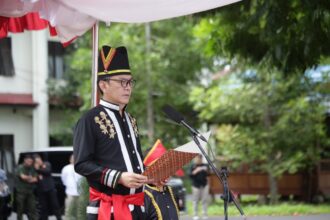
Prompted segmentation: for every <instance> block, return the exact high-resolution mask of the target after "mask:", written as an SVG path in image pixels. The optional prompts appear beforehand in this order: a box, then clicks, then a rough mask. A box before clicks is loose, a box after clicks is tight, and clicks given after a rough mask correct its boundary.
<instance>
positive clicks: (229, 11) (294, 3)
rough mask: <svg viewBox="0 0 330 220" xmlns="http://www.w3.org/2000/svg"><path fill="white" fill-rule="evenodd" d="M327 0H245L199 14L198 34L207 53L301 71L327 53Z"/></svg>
mask: <svg viewBox="0 0 330 220" xmlns="http://www.w3.org/2000/svg"><path fill="white" fill-rule="evenodd" d="M329 26H330V2H329V1H328V0H287V1H265V0H245V1H241V2H238V3H235V4H233V5H230V6H228V7H225V8H223V9H216V10H213V11H212V12H207V13H205V16H204V18H203V19H202V20H201V21H200V25H199V26H198V27H196V29H197V30H200V31H199V32H198V33H199V36H200V37H201V39H202V40H203V41H204V42H207V45H206V47H205V51H206V52H207V53H209V54H212V55H215V56H219V54H221V55H222V56H223V57H227V58H238V59H240V60H241V61H244V62H247V63H250V64H258V63H260V62H261V61H263V60H268V62H269V64H270V65H271V66H273V67H277V68H278V69H280V70H281V71H282V72H285V73H286V74H292V73H294V72H295V71H300V72H301V73H302V72H303V71H305V70H306V69H307V68H311V67H313V66H315V65H317V64H318V63H319V62H320V59H321V58H322V56H329V55H330V44H327V43H325V42H329V41H330V29H329Z"/></svg>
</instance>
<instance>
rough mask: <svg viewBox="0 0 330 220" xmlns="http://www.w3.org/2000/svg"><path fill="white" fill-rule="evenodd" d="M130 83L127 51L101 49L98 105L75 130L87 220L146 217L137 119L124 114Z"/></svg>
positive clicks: (77, 170)
mask: <svg viewBox="0 0 330 220" xmlns="http://www.w3.org/2000/svg"><path fill="white" fill-rule="evenodd" d="M134 82H135V81H134V79H133V78H132V75H131V70H130V67H129V62H128V55H127V51H126V48H125V47H118V48H113V47H110V46H103V47H102V48H101V50H100V54H99V62H98V87H99V90H100V92H101V94H102V95H103V96H102V99H101V100H100V104H99V105H98V106H96V107H94V108H92V109H91V110H89V111H88V112H87V113H86V114H84V115H83V116H82V117H81V118H80V119H79V121H78V122H77V125H76V127H75V130H74V139H73V146H74V157H75V170H76V172H77V173H79V174H81V175H83V176H85V177H86V178H87V181H88V184H89V186H90V201H89V205H88V207H87V214H88V219H98V220H100V219H102V220H109V219H115V220H122V219H125V220H126V219H127V220H130V219H136V220H142V219H144V207H143V206H142V205H143V200H144V193H143V184H145V183H146V182H147V177H146V176H143V175H141V173H142V172H143V171H144V167H143V162H142V161H143V157H142V152H141V147H140V140H139V132H138V128H137V123H136V120H135V118H133V117H132V116H131V115H130V114H128V113H127V112H126V107H127V104H128V102H129V100H130V96H131V93H132V90H133V86H134Z"/></svg>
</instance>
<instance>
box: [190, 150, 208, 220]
mask: <svg viewBox="0 0 330 220" xmlns="http://www.w3.org/2000/svg"><path fill="white" fill-rule="evenodd" d="M207 176H208V165H207V164H204V163H203V156H202V155H201V154H200V155H198V156H197V157H196V158H195V159H194V164H193V165H192V167H191V170H190V178H191V180H192V194H193V209H194V217H193V219H194V220H197V219H199V216H198V203H199V201H201V203H202V216H203V217H202V218H203V219H207V205H208V197H209V185H208V182H207Z"/></svg>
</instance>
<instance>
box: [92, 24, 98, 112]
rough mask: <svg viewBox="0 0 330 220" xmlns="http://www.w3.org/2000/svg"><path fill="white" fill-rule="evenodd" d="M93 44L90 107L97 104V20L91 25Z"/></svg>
mask: <svg viewBox="0 0 330 220" xmlns="http://www.w3.org/2000/svg"><path fill="white" fill-rule="evenodd" d="M92 34H93V45H92V47H93V48H92V53H93V54H92V97H91V98H92V99H91V100H92V102H91V104H92V107H94V106H96V105H97V104H98V92H97V65H98V63H97V60H98V57H97V56H98V46H99V22H98V21H97V22H96V23H95V25H94V26H93V30H92Z"/></svg>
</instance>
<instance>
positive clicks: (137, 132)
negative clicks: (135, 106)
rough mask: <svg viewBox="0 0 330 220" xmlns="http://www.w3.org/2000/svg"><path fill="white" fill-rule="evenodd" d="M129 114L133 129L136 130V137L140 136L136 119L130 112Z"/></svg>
mask: <svg viewBox="0 0 330 220" xmlns="http://www.w3.org/2000/svg"><path fill="white" fill-rule="evenodd" d="M128 116H129V119H130V120H131V123H132V127H133V130H134V134H135V137H138V136H139V130H138V128H137V124H136V119H135V118H133V117H132V116H131V115H130V114H128Z"/></svg>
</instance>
